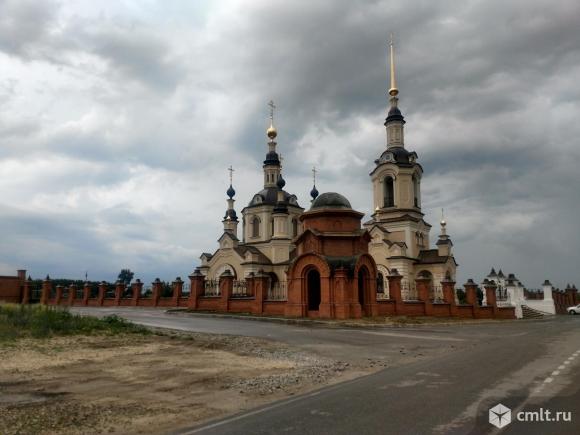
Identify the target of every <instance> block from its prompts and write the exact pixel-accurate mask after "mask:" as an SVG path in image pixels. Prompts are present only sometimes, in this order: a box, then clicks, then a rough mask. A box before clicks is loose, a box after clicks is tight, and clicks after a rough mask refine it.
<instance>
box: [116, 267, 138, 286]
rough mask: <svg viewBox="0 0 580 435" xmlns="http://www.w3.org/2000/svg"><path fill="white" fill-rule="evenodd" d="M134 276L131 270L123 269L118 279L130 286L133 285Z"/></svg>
mask: <svg viewBox="0 0 580 435" xmlns="http://www.w3.org/2000/svg"><path fill="white" fill-rule="evenodd" d="M134 276H135V274H134V273H133V272H131V269H121V272H120V273H119V276H118V277H117V279H118V280H119V281H121V282H122V283H123V284H125V285H126V286H128V285H129V284H131V281H133V277H134Z"/></svg>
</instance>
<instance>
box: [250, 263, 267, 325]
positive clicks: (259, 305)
mask: <svg viewBox="0 0 580 435" xmlns="http://www.w3.org/2000/svg"><path fill="white" fill-rule="evenodd" d="M252 281H253V285H254V292H255V293H254V306H253V307H252V308H253V310H252V313H253V314H262V313H263V312H264V300H265V299H266V297H267V296H268V284H269V282H270V278H269V276H268V275H266V274H265V273H263V272H261V271H260V272H258V273H257V274H256V275H255V276H254V277H253V279H252Z"/></svg>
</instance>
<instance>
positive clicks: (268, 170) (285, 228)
mask: <svg viewBox="0 0 580 435" xmlns="http://www.w3.org/2000/svg"><path fill="white" fill-rule="evenodd" d="M390 79H391V85H390V89H389V91H388V94H389V96H390V107H389V110H388V115H387V118H386V121H385V124H384V125H385V127H386V149H385V150H384V151H383V152H382V154H381V155H380V157H379V158H378V159H376V160H375V161H374V167H373V168H372V171H371V172H370V178H371V183H372V192H373V203H372V210H373V213H372V215H371V216H370V219H369V220H367V221H366V222H364V223H361V222H362V221H361V219H362V218H363V216H364V214H363V213H360V212H357V211H355V210H352V208H351V206H350V203H349V202H348V200H347V199H346V198H344V197H343V196H342V195H340V194H338V193H326V194H322V195H320V196H319V193H318V191H317V189H316V186H314V187H313V189H312V191H311V192H310V194H311V197H312V205H311V207H310V210H308V211H306V212H305V209H304V208H303V207H301V206H300V205H299V204H298V201H297V197H296V195H294V194H291V193H289V192H287V191H286V190H285V187H286V181H285V180H284V177H283V176H282V166H281V162H280V156H279V154H278V152H277V150H276V146H277V143H276V137H277V130H276V128H275V127H274V104H273V103H272V102H270V127H269V128H268V129H267V131H266V134H267V137H268V151H267V154H266V158H265V160H264V162H263V166H262V169H263V175H264V185H263V188H262V189H261V190H260V191H258V192H257V193H255V194H254V195H253V196H252V197H251V199H250V201H249V203H248V205H247V206H246V207H244V208H243V209H242V211H241V214H242V218H241V227H242V228H241V231H239V229H238V223H239V218H238V216H237V213H236V211H235V209H234V203H235V200H234V196H235V194H236V192H235V190H234V188H233V185H232V178H231V173H232V171H233V169H232V168H231V167H230V186H229V189H228V190H227V196H228V199H227V204H228V206H227V210H226V212H225V215H224V218H223V221H222V222H223V229H224V231H223V234H222V235H221V237H220V238H219V239H218V242H219V248H218V249H217V250H216V251H215V252H214V253H203V254H202V255H201V265H200V266H199V267H198V268H197V270H196V273H197V274H201V275H203V276H204V277H205V288H206V290H205V292H206V294H207V295H211V294H213V293H215V294H217V292H219V279H220V277H221V276H222V275H223V274H224V273H226V274H227V275H228V276H233V278H234V280H235V282H236V283H237V284H236V287H235V288H234V294H236V293H238V294H240V295H244V294H245V293H244V288H243V286H244V284H242V282H243V281H245V280H246V279H247V278H252V277H254V276H257V275H260V276H266V277H267V280H268V284H267V287H268V289H267V299H269V300H283V301H287V306H286V308H285V310H286V313H287V314H288V315H293V316H306V315H309V313H319V315H320V316H321V317H360V315H361V314H366V315H375V313H376V300H377V299H388V298H389V297H390V295H389V288H388V287H389V286H388V280H387V277H388V276H390V275H392V274H397V275H402V282H401V286H402V287H401V288H402V291H403V297H404V298H405V299H407V300H412V299H414V298H416V297H417V296H416V289H415V286H414V283H415V281H416V280H417V279H425V280H429V282H430V283H431V284H430V285H431V286H432V288H431V289H430V294H431V299H437V298H438V294H437V284H438V283H441V282H442V281H444V280H446V281H449V282H451V281H454V280H455V274H456V267H457V263H456V261H455V258H454V256H453V252H452V247H453V243H452V242H451V239H450V237H449V236H448V235H447V232H446V222H445V220H444V219H443V218H442V220H441V231H440V234H439V237H438V240H437V242H436V247H435V248H433V249H431V248H430V239H429V238H430V231H431V225H429V224H428V223H427V222H426V221H425V220H424V214H423V212H422V209H421V179H422V176H423V168H422V166H421V165H420V164H419V162H418V156H417V153H415V152H414V151H409V150H407V149H406V148H405V141H404V125H405V119H404V117H403V115H402V113H401V111H400V109H399V107H398V94H399V91H398V89H397V85H396V79H395V64H394V49H393V45H392V43H391V45H390ZM338 187H339V186H338ZM337 190H340V189H337ZM239 232H241V235H240V234H239ZM310 263H312V264H317V265H318V266H317V267H311V266H312V264H310ZM336 273H346V274H347V275H348V276H346V278H345V280H344V282H343V283H342V284H340V285H341V286H342V287H341V288H340V289H339V288H335V284H336V280H333V279H332V278H333V277H334V276H335V274H336ZM230 274H231V275H230ZM321 280H322V281H321ZM311 281H312V282H311ZM315 281H316V282H317V283H318V284H316V285H315V284H314V282H315ZM309 282H311V287H312V288H314V287H316V288H317V290H316V291H315V292H314V293H315V294H314V293H313V291H310V292H309V290H308V286H309V284H308V283H309ZM336 285H338V284H336Z"/></svg>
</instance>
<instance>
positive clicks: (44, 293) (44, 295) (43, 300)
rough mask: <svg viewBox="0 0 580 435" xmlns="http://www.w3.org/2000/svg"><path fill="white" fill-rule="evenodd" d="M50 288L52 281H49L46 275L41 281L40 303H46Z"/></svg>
mask: <svg viewBox="0 0 580 435" xmlns="http://www.w3.org/2000/svg"><path fill="white" fill-rule="evenodd" d="M51 290H52V282H51V281H50V277H49V276H48V275H46V278H45V279H44V281H42V292H41V293H40V303H41V304H42V305H48V300H49V299H50V291H51Z"/></svg>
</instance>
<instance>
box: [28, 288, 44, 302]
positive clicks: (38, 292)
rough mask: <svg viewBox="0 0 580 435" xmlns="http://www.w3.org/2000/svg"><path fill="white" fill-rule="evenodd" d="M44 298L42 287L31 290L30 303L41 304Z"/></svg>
mask: <svg viewBox="0 0 580 435" xmlns="http://www.w3.org/2000/svg"><path fill="white" fill-rule="evenodd" d="M41 296H42V287H36V288H32V289H30V303H35V302H40V297H41Z"/></svg>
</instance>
